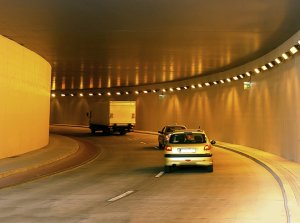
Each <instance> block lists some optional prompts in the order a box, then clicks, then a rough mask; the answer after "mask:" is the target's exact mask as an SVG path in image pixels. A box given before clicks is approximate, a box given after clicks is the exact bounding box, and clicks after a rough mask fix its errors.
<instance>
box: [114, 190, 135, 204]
mask: <svg viewBox="0 0 300 223" xmlns="http://www.w3.org/2000/svg"><path fill="white" fill-rule="evenodd" d="M133 192H134V191H133V190H129V191H127V192H125V193H123V194H120V195H118V196H116V197H113V198H111V199H109V200H108V201H109V202H113V201H117V200H120V199H122V198H123V197H126V196H128V195H130V194H132V193H133Z"/></svg>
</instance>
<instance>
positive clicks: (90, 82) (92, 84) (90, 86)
mask: <svg viewBox="0 0 300 223" xmlns="http://www.w3.org/2000/svg"><path fill="white" fill-rule="evenodd" d="M89 88H94V77H93V76H92V75H91V76H90V78H89Z"/></svg>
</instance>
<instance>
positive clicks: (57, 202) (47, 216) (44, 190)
mask: <svg viewBox="0 0 300 223" xmlns="http://www.w3.org/2000/svg"><path fill="white" fill-rule="evenodd" d="M52 130H54V131H56V132H59V133H62V134H65V135H68V136H71V137H74V138H75V139H76V138H77V139H80V140H84V141H86V142H88V143H90V144H92V145H93V146H94V147H96V148H97V149H98V150H99V152H100V154H99V155H98V157H97V158H96V159H94V160H93V161H91V162H89V163H87V164H85V165H82V166H79V167H77V168H75V169H72V170H68V171H66V172H63V173H59V174H56V175H53V176H48V177H45V178H42V179H39V180H35V181H32V182H28V183H25V184H21V185H18V186H14V187H10V188H4V189H2V190H0V199H1V202H0V213H1V214H0V221H1V222H6V223H8V222H22V223H23V222H30V223H32V222H39V223H41V222H60V223H62V222H101V223H106V222H107V223H119V222H120V223H123V222H126V223H127V222H136V223H144V222H145V223H147V222H149V223H150V222H176V223H177V222H180V223H181V222H182V223H186V222H205V223H207V222H212V223H217V222H220V223H223V222H224V223H227V222H228V223H232V222H234V223H235V222H236V223H243V222H246V223H250V222H251V223H254V222H272V223H277V222H278V223H279V222H280V223H282V222H286V216H285V210H284V202H283V198H282V195H281V191H280V188H279V186H278V184H277V182H276V180H275V179H274V178H273V177H272V175H271V174H270V173H269V172H267V171H266V170H265V169H264V168H263V167H261V166H259V165H258V164H257V163H255V162H254V161H252V160H250V159H247V158H246V157H243V156H241V155H239V154H236V153H233V152H230V151H226V150H223V149H220V148H214V150H213V153H214V156H213V158H214V165H215V166H214V172H213V173H207V172H206V171H205V169H202V168H179V169H177V170H176V171H175V172H172V173H170V174H164V173H163V172H162V171H163V152H162V151H160V150H157V149H156V148H155V147H156V145H157V138H156V136H154V135H146V134H139V133H129V134H127V135H125V136H118V135H112V136H103V135H101V134H97V135H96V136H91V135H90V134H89V132H88V131H87V130H86V129H82V128H71V129H70V128H63V127H59V128H58V127H57V128H54V129H52Z"/></svg>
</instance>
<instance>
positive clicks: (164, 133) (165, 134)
mask: <svg viewBox="0 0 300 223" xmlns="http://www.w3.org/2000/svg"><path fill="white" fill-rule="evenodd" d="M182 129H186V127H185V126H184V125H177V124H174V125H166V126H164V127H163V129H162V130H161V131H158V133H159V134H158V148H159V149H163V148H164V146H165V145H166V143H167V141H168V140H169V136H170V134H171V133H172V132H174V131H175V130H182Z"/></svg>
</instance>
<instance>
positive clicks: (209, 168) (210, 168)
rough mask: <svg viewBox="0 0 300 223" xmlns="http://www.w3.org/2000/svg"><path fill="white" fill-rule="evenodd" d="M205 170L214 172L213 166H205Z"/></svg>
mask: <svg viewBox="0 0 300 223" xmlns="http://www.w3.org/2000/svg"><path fill="white" fill-rule="evenodd" d="M206 169H207V172H213V171H214V166H213V165H211V166H207V167H206Z"/></svg>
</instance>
